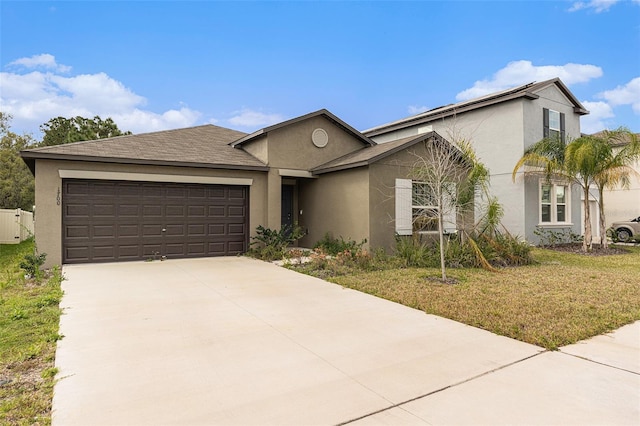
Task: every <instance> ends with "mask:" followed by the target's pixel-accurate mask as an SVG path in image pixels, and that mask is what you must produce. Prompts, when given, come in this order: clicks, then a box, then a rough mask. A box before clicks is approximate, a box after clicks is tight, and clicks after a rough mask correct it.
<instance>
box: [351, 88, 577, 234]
mask: <svg viewBox="0 0 640 426" xmlns="http://www.w3.org/2000/svg"><path fill="white" fill-rule="evenodd" d="M588 113H589V112H588V111H587V110H586V109H585V108H584V106H582V104H581V103H580V102H579V101H578V100H577V99H576V97H575V96H574V95H573V94H572V93H571V91H569V89H568V88H567V86H565V85H564V83H562V81H560V79H558V78H555V79H551V80H547V81H542V82H539V83H530V84H525V85H523V86H519V87H515V88H513V89H508V90H504V91H501V92H497V93H493V94H490V95H486V96H483V97H480V98H476V99H472V100H469V101H464V102H460V103H456V104H451V105H446V106H442V107H438V108H434V109H431V110H429V111H426V112H423V113H420V114H417V115H414V116H411V117H407V118H404V119H401V120H397V121H394V122H391V123H387V124H383V125H381V126H377V127H374V128H371V129H368V130H365V131H364V132H363V133H364V134H365V135H366V136H367V137H369V138H371V139H372V140H374V141H375V142H376V143H385V142H391V141H394V140H398V139H402V138H406V137H409V136H412V135H419V134H421V133H427V132H431V131H435V132H437V133H438V134H441V135H443V137H445V138H447V139H448V140H450V141H452V142H454V143H455V142H456V141H460V140H462V139H464V140H468V141H470V142H471V143H472V145H473V146H474V148H475V150H476V153H477V155H478V157H479V158H480V160H481V161H482V162H483V163H484V164H485V165H486V166H487V167H488V168H489V170H490V173H491V193H492V195H493V196H495V197H497V198H498V201H499V202H500V203H501V204H502V205H503V207H504V219H503V225H504V226H505V228H506V229H507V230H508V231H509V232H510V233H512V234H513V235H517V236H521V237H525V238H526V239H527V240H528V241H531V242H533V243H536V242H538V236H537V235H536V234H535V233H534V231H535V230H536V229H537V228H542V229H550V230H556V231H561V230H566V231H571V232H573V233H576V234H580V233H581V232H582V231H581V206H580V196H581V191H580V190H579V188H578V187H572V186H571V185H569V184H568V183H567V182H562V181H552V182H546V181H545V180H542V179H537V178H526V179H525V177H524V175H523V174H522V172H520V173H519V175H518V178H517V179H516V181H515V182H514V181H513V179H512V172H513V169H514V166H515V165H516V163H517V162H518V160H519V159H520V158H521V157H522V155H523V154H524V152H525V150H526V149H527V148H528V147H529V146H531V145H532V144H534V143H535V142H537V141H539V140H541V139H543V138H544V137H560V138H562V139H563V140H564V141H569V140H571V139H575V138H578V137H580V117H581V116H582V115H585V114H588ZM481 204H482V203H481V201H480V202H477V203H476V206H479V205H481ZM478 214H479V212H477V215H478Z"/></svg>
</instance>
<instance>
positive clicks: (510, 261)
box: [396, 233, 533, 269]
mask: <svg viewBox="0 0 640 426" xmlns="http://www.w3.org/2000/svg"><path fill="white" fill-rule="evenodd" d="M439 253H440V245H439V243H438V242H437V241H433V242H424V241H421V240H420V238H419V237H417V236H413V237H410V238H405V237H397V238H396V256H397V257H398V258H399V259H400V260H401V263H402V265H403V266H405V267H416V268H437V267H439V266H440V258H439ZM532 262H533V259H532V257H531V246H530V245H529V244H528V243H527V242H526V241H521V240H520V239H518V238H517V237H513V236H511V235H509V234H500V233H497V234H495V235H494V236H493V237H490V236H488V235H486V234H481V235H479V236H474V237H471V236H468V235H467V236H465V237H463V236H462V235H456V236H451V237H450V238H449V239H448V240H447V241H446V250H445V264H446V266H447V267H448V268H463V267H465V268H485V269H493V268H495V267H504V266H516V265H528V264H530V263H532Z"/></svg>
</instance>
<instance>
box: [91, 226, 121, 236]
mask: <svg viewBox="0 0 640 426" xmlns="http://www.w3.org/2000/svg"><path fill="white" fill-rule="evenodd" d="M116 237H117V234H116V225H95V226H93V238H116Z"/></svg>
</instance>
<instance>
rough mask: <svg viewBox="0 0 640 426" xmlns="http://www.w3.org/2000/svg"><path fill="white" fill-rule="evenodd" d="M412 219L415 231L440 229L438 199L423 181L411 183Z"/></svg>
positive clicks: (435, 230)
mask: <svg viewBox="0 0 640 426" xmlns="http://www.w3.org/2000/svg"><path fill="white" fill-rule="evenodd" d="M411 219H412V220H411V222H412V223H413V232H437V231H438V201H437V200H436V199H435V198H434V197H433V194H432V193H431V191H430V190H429V187H428V186H427V185H426V184H424V183H421V182H412V185H411Z"/></svg>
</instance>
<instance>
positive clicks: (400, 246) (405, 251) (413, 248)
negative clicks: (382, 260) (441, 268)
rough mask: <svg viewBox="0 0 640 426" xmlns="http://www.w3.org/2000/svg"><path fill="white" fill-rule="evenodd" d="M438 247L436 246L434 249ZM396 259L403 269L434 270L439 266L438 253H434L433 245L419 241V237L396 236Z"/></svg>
mask: <svg viewBox="0 0 640 426" xmlns="http://www.w3.org/2000/svg"><path fill="white" fill-rule="evenodd" d="M437 247H438V246H437V245H436V246H435V248H437ZM395 254H396V257H398V258H399V259H400V261H401V264H402V266H404V267H415V268H435V267H437V266H438V265H439V262H440V260H439V256H440V255H439V253H436V252H435V251H434V245H429V244H427V243H426V242H424V241H421V239H420V237H419V236H417V235H414V236H412V237H402V236H399V235H396V250H395Z"/></svg>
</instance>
